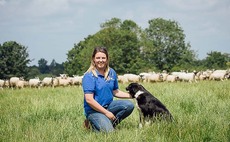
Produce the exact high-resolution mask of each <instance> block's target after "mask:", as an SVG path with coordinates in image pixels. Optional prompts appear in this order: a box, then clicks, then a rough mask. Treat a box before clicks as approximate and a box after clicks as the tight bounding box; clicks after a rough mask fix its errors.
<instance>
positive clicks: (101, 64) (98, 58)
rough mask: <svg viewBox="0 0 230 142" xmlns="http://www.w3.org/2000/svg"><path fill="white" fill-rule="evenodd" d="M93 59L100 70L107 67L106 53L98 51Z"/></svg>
mask: <svg viewBox="0 0 230 142" xmlns="http://www.w3.org/2000/svg"><path fill="white" fill-rule="evenodd" d="M93 61H94V63H95V65H96V68H97V69H98V70H104V69H105V68H106V65H107V57H106V54H105V53H102V52H97V53H96V54H95V57H94V59H93Z"/></svg>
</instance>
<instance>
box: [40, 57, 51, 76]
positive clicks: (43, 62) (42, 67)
mask: <svg viewBox="0 0 230 142" xmlns="http://www.w3.org/2000/svg"><path fill="white" fill-rule="evenodd" d="M47 63H48V61H47V60H45V59H44V58H41V59H40V60H38V68H39V70H40V72H41V73H42V74H45V73H49V67H48V65H47Z"/></svg>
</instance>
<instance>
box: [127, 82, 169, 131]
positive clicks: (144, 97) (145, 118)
mask: <svg viewBox="0 0 230 142" xmlns="http://www.w3.org/2000/svg"><path fill="white" fill-rule="evenodd" d="M126 90H127V91H128V92H129V93H130V95H131V96H132V98H135V99H136V103H137V104H136V105H137V107H138V110H139V115H140V122H139V127H142V126H143V125H145V124H150V123H151V122H154V121H155V120H162V119H164V120H170V121H172V120H173V117H172V115H171V113H170V112H169V111H168V109H167V108H166V107H165V105H164V104H163V103H161V102H160V101H159V100H158V99H157V98H156V97H154V96H153V95H152V94H151V93H150V92H148V91H147V90H146V89H145V88H144V87H143V86H142V85H141V84H138V83H131V84H129V86H128V87H126Z"/></svg>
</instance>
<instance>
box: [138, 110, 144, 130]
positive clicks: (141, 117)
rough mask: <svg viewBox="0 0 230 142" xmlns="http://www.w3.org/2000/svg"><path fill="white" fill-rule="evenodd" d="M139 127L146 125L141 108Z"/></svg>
mask: <svg viewBox="0 0 230 142" xmlns="http://www.w3.org/2000/svg"><path fill="white" fill-rule="evenodd" d="M139 119H140V120H139V128H142V127H143V126H144V115H143V113H142V112H141V110H140V109H139Z"/></svg>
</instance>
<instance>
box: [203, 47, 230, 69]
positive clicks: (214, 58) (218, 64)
mask: <svg viewBox="0 0 230 142" xmlns="http://www.w3.org/2000/svg"><path fill="white" fill-rule="evenodd" d="M228 62H230V54H227V53H223V54H222V53H221V52H218V51H211V52H210V53H207V57H206V58H205V60H204V66H205V67H206V68H208V69H227V68H228V66H227V63H228Z"/></svg>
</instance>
